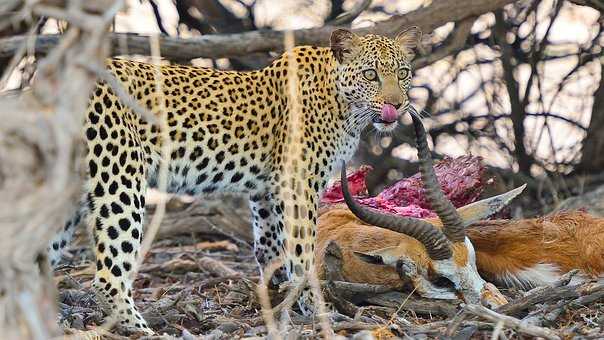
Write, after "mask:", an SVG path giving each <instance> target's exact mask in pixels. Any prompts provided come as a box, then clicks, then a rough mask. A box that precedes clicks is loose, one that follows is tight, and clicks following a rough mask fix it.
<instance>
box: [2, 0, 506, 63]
mask: <svg viewBox="0 0 604 340" xmlns="http://www.w3.org/2000/svg"><path fill="white" fill-rule="evenodd" d="M512 2H514V0H492V1H488V0H459V1H456V0H439V1H433V2H432V3H431V4H430V5H429V6H426V7H423V8H420V9H418V10H416V11H413V12H411V13H408V14H405V15H397V16H393V17H392V18H391V19H388V20H385V21H382V22H378V23H376V25H375V26H373V27H371V28H361V29H358V30H355V32H357V33H359V34H367V33H373V34H380V35H385V36H394V35H395V34H396V33H398V32H399V31H400V30H402V29H403V28H406V27H409V26H412V25H414V26H419V27H420V28H421V29H422V30H423V31H424V32H431V31H432V30H434V29H435V28H437V27H439V26H442V25H444V24H446V23H448V22H451V21H453V22H459V21H462V20H464V19H467V18H471V17H476V16H479V15H481V14H484V13H487V12H491V11H493V10H495V9H498V8H501V7H503V6H505V5H507V4H509V3H512ZM333 29H334V27H333V26H324V27H319V28H311V29H301V30H295V31H294V32H293V33H294V40H295V43H296V44H299V45H315V46H325V45H326V44H327V43H328V42H329V36H330V34H331V32H332V31H333ZM26 39H27V37H25V36H15V37H11V38H5V39H1V40H0V58H6V57H10V56H12V55H13V54H14V52H15V51H17V49H18V47H19V46H21V45H22V44H23V42H24V41H26ZM59 39H60V37H59V36H57V35H43V36H38V37H36V43H35V51H36V53H38V54H46V53H47V52H48V51H49V50H50V49H52V48H53V47H54V46H56V45H57V43H58V40H59ZM283 39H284V32H283V31H268V30H266V31H264V30H258V31H250V32H245V33H237V34H213V35H204V36H200V37H194V38H189V39H179V38H171V37H161V38H160V45H161V55H162V57H165V58H168V59H170V60H190V59H194V58H212V59H217V58H231V57H240V56H246V55H249V54H250V53H259V52H269V51H282V50H283V41H284V40H283ZM111 45H112V47H113V48H112V51H113V52H112V54H113V55H120V54H124V53H125V51H122V50H121V49H120V46H127V48H128V54H142V55H150V48H149V37H147V36H141V35H135V34H115V33H114V34H112V35H111ZM420 60H421V59H420ZM424 63H426V61H424ZM421 66H423V65H422V62H421V61H419V60H418V61H417V62H416V67H421Z"/></svg>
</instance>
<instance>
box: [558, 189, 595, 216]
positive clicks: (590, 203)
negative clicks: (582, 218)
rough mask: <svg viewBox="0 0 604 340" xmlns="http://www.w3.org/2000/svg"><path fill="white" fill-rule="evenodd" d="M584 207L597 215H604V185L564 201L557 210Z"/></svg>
mask: <svg viewBox="0 0 604 340" xmlns="http://www.w3.org/2000/svg"><path fill="white" fill-rule="evenodd" d="M579 209H584V210H586V211H587V212H588V213H590V214H593V215H595V216H600V217H604V185H601V186H599V187H598V188H596V189H595V190H593V191H590V192H587V193H584V194H582V195H579V196H575V197H571V198H568V199H566V200H564V201H562V202H561V203H560V204H559V205H558V206H557V207H556V209H555V210H556V211H565V210H566V211H568V210H579Z"/></svg>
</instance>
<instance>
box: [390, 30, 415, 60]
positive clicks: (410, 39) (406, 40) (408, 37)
mask: <svg viewBox="0 0 604 340" xmlns="http://www.w3.org/2000/svg"><path fill="white" fill-rule="evenodd" d="M421 39H422V31H421V30H420V29H419V27H417V26H412V27H409V28H407V29H406V30H404V31H402V32H400V33H399V34H397V35H396V38H394V40H395V41H396V42H397V43H398V44H399V46H400V48H401V50H403V53H404V54H405V55H406V56H408V57H409V60H411V59H413V57H414V56H415V51H414V50H415V48H417V47H418V46H419V44H420V41H421Z"/></svg>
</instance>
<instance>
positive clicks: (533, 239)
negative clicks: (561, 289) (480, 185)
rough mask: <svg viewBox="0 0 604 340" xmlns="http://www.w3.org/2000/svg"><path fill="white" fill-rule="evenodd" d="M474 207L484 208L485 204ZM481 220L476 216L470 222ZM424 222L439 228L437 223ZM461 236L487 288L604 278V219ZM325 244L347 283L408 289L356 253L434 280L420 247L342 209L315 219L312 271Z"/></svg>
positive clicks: (579, 218)
mask: <svg viewBox="0 0 604 340" xmlns="http://www.w3.org/2000/svg"><path fill="white" fill-rule="evenodd" d="M478 203H479V204H484V205H487V202H482V201H481V202H478ZM460 210H461V211H463V208H461V209H460ZM485 210H486V209H485ZM468 217H470V216H468ZM486 217H487V216H482V215H477V216H475V218H474V217H471V218H472V219H481V218H486ZM425 221H427V222H428V223H430V224H433V225H435V226H439V227H440V225H441V223H440V220H439V219H438V218H433V219H426V220H425ZM466 234H467V236H468V238H469V239H470V241H471V242H472V244H473V247H474V252H475V257H476V266H477V269H478V272H479V273H480V275H481V276H482V277H483V278H485V279H487V281H490V282H496V283H498V284H501V285H504V286H507V287H512V286H514V287H522V288H526V287H530V286H539V285H546V284H549V283H552V282H553V281H555V280H556V279H557V278H559V277H560V276H561V275H563V274H564V273H566V272H568V271H570V270H572V269H579V270H580V274H581V276H582V277H584V278H597V277H603V276H604V218H598V217H594V216H592V215H590V214H588V213H585V212H581V211H574V212H562V213H556V214H553V215H550V216H546V217H541V218H531V219H522V220H492V221H479V222H476V223H474V224H473V225H471V226H469V227H468V228H467V229H466ZM330 241H335V242H336V243H337V244H338V246H340V248H341V250H342V257H343V259H344V261H343V268H342V274H343V276H344V278H345V279H346V280H347V281H350V282H359V283H370V284H381V285H386V286H390V287H393V288H400V287H403V286H404V285H405V284H409V283H411V282H409V281H408V280H405V278H401V276H400V274H399V272H397V270H396V268H394V267H391V266H384V265H381V264H373V263H368V262H367V261H365V260H363V259H362V258H361V257H359V256H356V255H355V253H365V254H373V255H374V256H381V257H382V258H383V262H384V263H386V262H389V261H390V262H391V261H396V260H397V259H400V258H404V257H407V258H410V259H412V260H413V262H414V263H416V265H417V266H418V267H421V268H424V269H425V271H426V272H427V273H428V276H430V275H432V276H438V274H437V273H435V272H434V268H433V265H432V261H431V259H430V257H429V256H428V255H427V253H426V250H425V247H424V246H423V245H422V244H421V243H420V242H419V241H417V240H416V239H414V238H412V237H409V236H407V235H404V234H401V233H398V232H394V231H391V230H388V229H384V228H379V227H376V226H372V225H367V224H366V223H364V222H362V221H360V220H359V219H358V218H357V217H355V215H354V214H353V213H352V212H351V211H350V210H349V209H348V208H347V207H346V206H345V205H343V204H339V205H334V206H333V207H330V208H328V209H325V210H323V211H322V214H321V215H320V216H319V220H318V234H317V249H316V251H317V261H318V263H317V268H321V266H322V263H323V255H324V253H325V248H326V247H327V245H328V244H329V242H330ZM421 293H422V292H420V294H421Z"/></svg>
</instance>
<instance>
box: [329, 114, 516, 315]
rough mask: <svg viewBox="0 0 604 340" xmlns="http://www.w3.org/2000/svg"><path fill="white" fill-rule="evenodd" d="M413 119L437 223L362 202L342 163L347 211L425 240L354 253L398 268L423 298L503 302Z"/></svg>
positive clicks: (419, 155)
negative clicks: (483, 272)
mask: <svg viewBox="0 0 604 340" xmlns="http://www.w3.org/2000/svg"><path fill="white" fill-rule="evenodd" d="M412 119H413V125H414V127H415V133H416V139H417V153H418V158H419V165H420V173H421V178H422V182H423V185H424V189H425V194H426V197H427V199H428V201H429V202H430V204H431V206H432V210H433V211H434V212H435V213H436V214H437V215H438V217H439V219H440V222H441V223H437V222H435V223H433V224H432V223H429V222H428V221H426V220H420V219H415V218H408V217H402V216H398V215H391V214H386V213H382V212H378V211H377V210H374V209H371V208H368V207H364V206H362V205H361V204H359V203H358V202H357V201H356V200H355V199H354V198H353V197H352V195H351V194H350V190H349V188H348V180H347V178H346V167H345V163H343V166H342V172H341V181H342V193H343V195H344V200H345V202H346V204H347V206H348V208H349V209H350V211H351V212H352V213H353V214H354V215H355V216H356V217H357V218H358V219H360V220H361V221H363V222H364V223H367V224H369V225H373V226H378V227H381V228H385V229H389V230H392V231H396V232H399V233H402V234H405V235H407V236H410V237H412V238H414V239H415V240H417V241H419V243H421V245H423V247H421V246H419V245H418V249H417V250H416V251H414V250H413V249H399V248H400V247H409V245H408V244H407V245H399V246H394V247H387V248H383V249H378V250H375V251H371V252H367V253H359V252H357V253H356V255H357V256H359V257H360V258H361V259H362V260H364V261H366V262H369V263H372V264H379V265H387V266H392V267H394V268H396V270H397V272H398V273H399V275H400V276H401V278H402V279H405V280H409V281H410V282H411V283H412V284H413V286H414V288H415V291H416V292H418V293H419V294H420V295H422V296H424V297H429V298H439V299H455V298H457V297H460V298H461V299H463V300H464V301H465V302H467V303H474V304H476V303H482V304H484V305H486V306H489V307H496V306H500V305H502V304H505V303H507V301H506V299H505V297H504V296H503V295H502V294H501V293H500V292H499V290H497V288H495V286H494V285H492V284H490V283H487V282H486V281H485V280H483V279H482V278H481V277H480V275H479V274H478V271H477V269H476V256H475V252H474V247H473V245H472V243H471V242H470V240H469V238H468V237H466V234H465V227H466V226H467V225H469V224H470V223H472V222H473V221H464V220H463V219H462V218H461V217H460V215H459V213H458V212H457V210H456V209H455V207H454V206H453V204H452V203H451V202H450V201H449V200H448V199H447V198H446V197H445V195H444V194H443V192H442V190H441V188H440V185H439V183H438V181H437V178H436V174H435V172H434V168H433V164H432V158H431V157H430V150H429V148H428V143H427V140H426V132H425V130H424V127H423V125H422V122H421V120H420V119H419V118H418V117H416V116H414V115H412ZM516 190H518V189H516ZM520 191H521V190H520ZM514 196H515V195H514ZM495 201H496V200H495ZM500 203H501V202H499V204H500ZM506 203H507V202H506ZM439 224H442V225H439Z"/></svg>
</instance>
